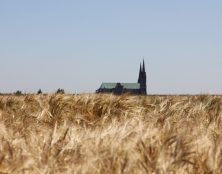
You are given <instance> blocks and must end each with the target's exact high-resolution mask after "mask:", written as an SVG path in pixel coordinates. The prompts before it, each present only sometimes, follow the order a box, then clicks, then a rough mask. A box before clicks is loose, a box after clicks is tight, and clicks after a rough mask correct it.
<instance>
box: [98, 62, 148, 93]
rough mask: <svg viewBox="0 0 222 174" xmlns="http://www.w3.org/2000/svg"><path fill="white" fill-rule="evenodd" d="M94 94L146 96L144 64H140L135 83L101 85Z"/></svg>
mask: <svg viewBox="0 0 222 174" xmlns="http://www.w3.org/2000/svg"><path fill="white" fill-rule="evenodd" d="M96 93H114V94H123V93H130V94H138V95H146V94H147V87H146V70H145V63H144V60H143V65H142V66H141V64H140V71H139V78H138V82H137V83H102V84H101V86H100V88H99V89H98V90H96Z"/></svg>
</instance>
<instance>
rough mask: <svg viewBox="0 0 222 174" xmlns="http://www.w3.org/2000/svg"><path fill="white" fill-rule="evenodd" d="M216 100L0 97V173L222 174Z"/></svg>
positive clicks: (220, 112)
mask: <svg viewBox="0 0 222 174" xmlns="http://www.w3.org/2000/svg"><path fill="white" fill-rule="evenodd" d="M221 105H222V97H221V96H208V95H200V96H127V95H123V96H114V95H95V94H91V95H87V94H85V95H24V96H0V174H6V173H21V174H25V173H36V174H38V173H45V174H51V173H106V174H112V173H119V174H123V173H135V174H140V173H150V174H152V173H155V174H168V173H172V174H174V173H180V174H184V173H195V174H202V173H206V174H211V173H212V174H220V173H222V131H221V130H222V123H221V122H222V108H221Z"/></svg>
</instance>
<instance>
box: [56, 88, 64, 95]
mask: <svg viewBox="0 0 222 174" xmlns="http://www.w3.org/2000/svg"><path fill="white" fill-rule="evenodd" d="M56 94H65V91H64V89H60V88H59V89H58V90H57V91H56Z"/></svg>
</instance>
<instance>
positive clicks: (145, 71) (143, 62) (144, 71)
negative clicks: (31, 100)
mask: <svg viewBox="0 0 222 174" xmlns="http://www.w3.org/2000/svg"><path fill="white" fill-rule="evenodd" d="M143 72H146V70H145V62H144V59H143Z"/></svg>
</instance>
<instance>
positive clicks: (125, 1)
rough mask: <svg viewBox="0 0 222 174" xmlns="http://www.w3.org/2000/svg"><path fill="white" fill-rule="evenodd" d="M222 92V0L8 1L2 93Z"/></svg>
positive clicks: (1, 25)
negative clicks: (142, 66) (143, 88)
mask: <svg viewBox="0 0 222 174" xmlns="http://www.w3.org/2000/svg"><path fill="white" fill-rule="evenodd" d="M143 57H144V59H145V62H146V70H147V86H148V93H151V94H187V93H190V94H200V93H212V94H213V93H216V94H222V1H221V0H155V1H154V0H152V1H151V0H110V1H106V0H78V1H77V0H5V1H4V0H2V1H0V65H1V67H0V92H14V91H16V90H22V91H25V92H36V91H37V90H38V89H39V88H41V89H42V91H43V92H54V91H56V90H57V89H58V88H63V89H65V91H67V92H70V93H74V92H78V93H82V92H94V91H95V90H96V89H97V88H98V87H99V86H100V84H101V83H102V82H103V81H104V82H136V81H137V78H138V71H139V63H140V61H142V59H143Z"/></svg>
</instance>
